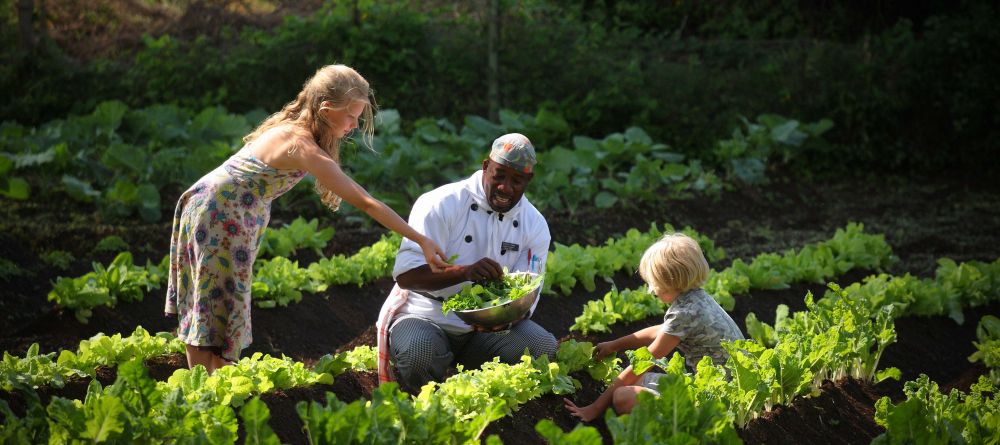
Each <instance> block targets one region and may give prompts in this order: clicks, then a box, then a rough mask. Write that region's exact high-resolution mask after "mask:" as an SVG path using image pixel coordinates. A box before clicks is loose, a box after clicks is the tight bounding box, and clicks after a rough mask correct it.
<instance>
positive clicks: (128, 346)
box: [0, 326, 184, 391]
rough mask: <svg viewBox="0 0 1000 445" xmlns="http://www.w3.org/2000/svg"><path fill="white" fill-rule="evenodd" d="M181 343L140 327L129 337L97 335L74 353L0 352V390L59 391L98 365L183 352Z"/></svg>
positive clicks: (35, 348) (31, 349) (35, 349)
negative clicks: (45, 387) (49, 388)
mask: <svg viewBox="0 0 1000 445" xmlns="http://www.w3.org/2000/svg"><path fill="white" fill-rule="evenodd" d="M183 352H184V344H183V343H182V342H181V341H180V340H178V339H177V338H176V337H174V336H172V335H170V334H168V333H166V332H159V333H156V334H155V335H152V334H150V333H149V332H147V331H146V330H145V329H143V328H142V326H138V327H136V328H135V331H133V332H132V335H129V336H128V337H122V335H121V334H114V335H104V334H103V333H102V334H97V335H95V336H93V337H91V338H90V339H88V340H83V341H81V342H80V344H79V346H78V347H77V349H76V351H75V352H74V351H70V350H62V351H59V353H58V354H56V353H55V352H50V353H47V354H41V353H39V346H38V343H33V344H32V345H31V346H30V347H29V348H28V351H27V352H26V353H25V355H24V357H17V356H14V355H11V354H10V353H8V352H7V351H4V353H3V362H0V388H2V389H3V390H5V391H12V390H14V389H15V388H24V387H28V388H38V387H39V386H41V385H48V386H53V387H56V388H62V387H63V385H64V383H65V380H66V379H68V378H73V377H93V376H94V374H95V370H96V368H97V367H98V366H109V367H115V366H118V365H120V364H123V363H126V362H128V361H131V360H134V359H139V360H146V359H149V358H152V357H156V356H161V355H166V354H170V353H183Z"/></svg>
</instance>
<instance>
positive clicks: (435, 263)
mask: <svg viewBox="0 0 1000 445" xmlns="http://www.w3.org/2000/svg"><path fill="white" fill-rule="evenodd" d="M418 244H419V245H420V250H423V251H424V259H425V260H427V265H428V266H430V267H431V272H441V271H442V270H444V269H445V268H446V267H448V266H450V264H448V257H447V256H446V255H445V254H444V251H443V250H441V247H439V246H438V245H437V243H435V242H434V240H432V239H430V238H428V237H426V236H425V237H424V238H423V239H422V240H420V241H418Z"/></svg>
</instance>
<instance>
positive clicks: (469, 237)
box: [465, 204, 475, 243]
mask: <svg viewBox="0 0 1000 445" xmlns="http://www.w3.org/2000/svg"><path fill="white" fill-rule="evenodd" d="M473 205H475V204H473ZM465 242H467V243H471V242H472V235H465Z"/></svg>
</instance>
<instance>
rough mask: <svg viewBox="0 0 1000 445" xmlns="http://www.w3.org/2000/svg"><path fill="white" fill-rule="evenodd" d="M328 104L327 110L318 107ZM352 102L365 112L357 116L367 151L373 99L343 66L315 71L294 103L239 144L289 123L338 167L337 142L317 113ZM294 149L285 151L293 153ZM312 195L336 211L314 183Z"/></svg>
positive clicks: (335, 202) (334, 201)
mask: <svg viewBox="0 0 1000 445" xmlns="http://www.w3.org/2000/svg"><path fill="white" fill-rule="evenodd" d="M326 101H329V102H330V104H332V106H331V107H322V106H321V104H322V103H323V102H326ZM353 102H363V103H364V104H365V109H364V111H363V112H362V113H361V120H362V123H361V128H360V130H361V139H362V140H363V141H364V142H365V143H366V145H367V146H368V147H369V148H373V145H372V139H373V138H374V135H375V125H374V123H375V120H374V119H373V117H374V115H375V110H376V104H375V99H374V98H373V97H372V93H371V89H370V88H369V86H368V81H367V80H365V78H364V77H361V75H360V74H358V72H357V71H355V70H354V69H353V68H351V67H349V66H347V65H327V66H324V67H322V68H320V69H318V70H316V74H314V75H313V76H312V77H310V78H309V80H307V81H306V83H305V84H304V85H303V86H302V91H300V92H299V95H298V97H296V98H295V100H293V101H291V102H289V103H287V104H286V105H285V106H284V107H283V108H282V109H281V111H279V112H277V113H274V114H272V115H271V116H269V117H268V118H267V119H265V120H264V122H262V123H261V124H260V126H258V127H257V129H255V130H254V131H253V132H252V133H250V134H248V135H246V136H245V137H244V138H243V143H245V144H249V143H250V142H252V141H253V140H254V139H257V138H258V137H259V136H260V135H262V134H264V132H265V131H267V130H270V129H271V128H274V127H277V126H279V125H284V124H293V125H296V126H299V127H301V128H304V129H306V130H308V131H309V133H311V134H312V135H313V138H315V140H316V144H317V145H319V147H320V148H322V149H323V151H326V152H327V154H329V155H330V157H331V158H333V160H334V161H335V162H337V163H338V164H339V163H340V141H341V139H340V138H338V137H336V136H334V135H333V134H332V132H330V131H329V127H330V124H329V122H327V121H326V118H325V117H323V115H322V114H320V110H321V109H322V108H331V109H334V110H340V109H344V108H347V107H348V106H350V105H351V103H353ZM296 148H297V147H295V146H293V147H292V148H291V149H289V153H290V154H291V153H294V152H295V150H296ZM316 193H318V194H319V197H320V200H321V201H323V204H325V205H326V206H327V207H329V208H330V209H331V210H334V211H336V210H337V209H338V208H339V207H340V197H339V196H337V195H336V194H334V193H333V192H331V191H330V190H327V189H326V188H325V187H323V186H322V185H320V183H319V181H317V182H316Z"/></svg>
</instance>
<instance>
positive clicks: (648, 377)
mask: <svg viewBox="0 0 1000 445" xmlns="http://www.w3.org/2000/svg"><path fill="white" fill-rule="evenodd" d="M665 375H666V374H663V373H659V372H647V373H645V374H643V375H641V376H639V381H638V382H636V385H637V386H641V387H643V388H646V389H648V390H650V391H652V392H654V393H656V395H660V391H659V386H660V384H659V382H660V377H663V376H665Z"/></svg>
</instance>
